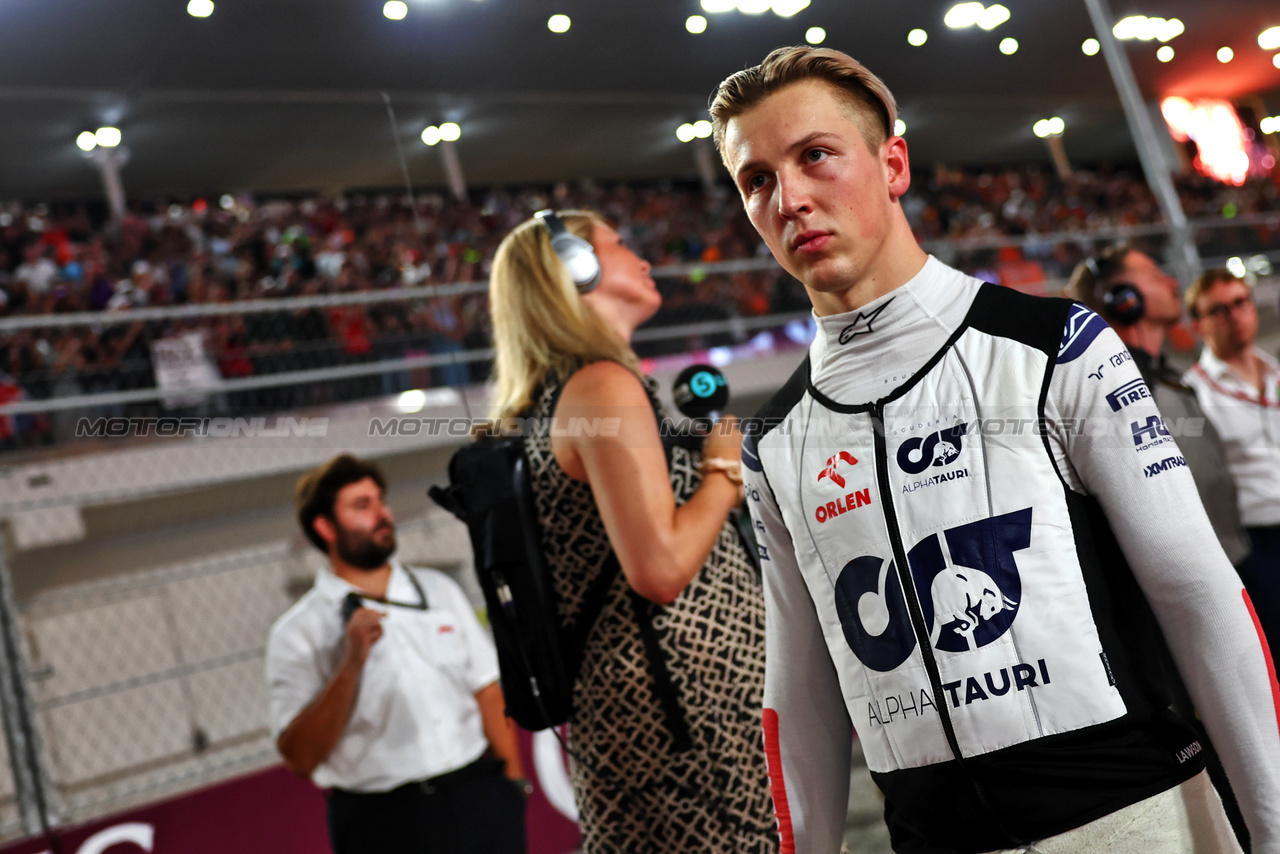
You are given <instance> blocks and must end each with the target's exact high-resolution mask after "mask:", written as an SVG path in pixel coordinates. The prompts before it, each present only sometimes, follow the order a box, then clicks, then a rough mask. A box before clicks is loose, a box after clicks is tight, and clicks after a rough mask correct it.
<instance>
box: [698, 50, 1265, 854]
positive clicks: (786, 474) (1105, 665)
mask: <svg viewBox="0 0 1280 854" xmlns="http://www.w3.org/2000/svg"><path fill="white" fill-rule="evenodd" d="M710 113H711V117H712V123H713V126H714V128H715V140H716V143H717V147H718V148H719V151H720V154H721V157H722V158H723V160H724V162H725V165H726V166H727V167H728V171H729V174H730V175H731V176H732V178H733V180H734V183H735V185H736V186H737V188H738V191H739V193H740V194H741V196H742V199H743V204H744V207H745V208H746V211H747V215H748V217H749V218H750V220H751V223H752V225H753V226H755V228H756V230H757V231H759V233H760V235H761V237H762V238H763V239H764V241H765V243H766V244H767V245H768V247H769V249H770V251H771V252H772V253H773V256H774V257H775V258H776V259H777V260H778V262H779V263H780V264H781V265H782V266H783V268H785V269H786V270H787V271H788V272H789V273H791V274H792V275H794V276H795V277H796V278H797V279H799V280H800V281H801V282H802V283H803V284H804V286H805V289H806V291H807V292H808V294H809V297H810V299H811V300H812V302H813V305H814V313H815V315H816V319H817V326H818V331H817V336H816V337H815V340H814V342H813V344H812V345H811V346H810V349H809V357H808V358H807V359H806V360H805V362H804V363H803V364H802V365H801V366H800V368H799V369H798V370H797V371H796V373H795V375H793V377H792V378H791V380H789V381H788V382H787V384H786V385H785V386H784V387H783V388H782V390H780V391H779V392H778V394H777V395H776V396H775V397H774V398H773V400H772V401H770V403H769V404H768V405H766V407H765V409H764V410H763V411H762V413H761V416H762V417H760V418H759V422H760V426H761V429H759V430H750V431H747V430H744V432H749V433H750V434H749V435H748V436H747V437H746V438H744V441H743V447H742V467H743V476H744V480H745V482H746V486H747V496H748V499H749V502H750V504H749V506H750V509H751V513H752V517H753V519H754V522H755V524H756V530H757V532H758V534H759V535H760V536H759V538H760V541H761V545H762V546H763V548H762V549H761V564H762V569H763V575H764V589H765V608H766V620H767V622H766V671H765V713H764V730H765V744H766V750H765V753H766V756H767V757H768V758H769V774H770V784H771V786H772V787H773V795H774V803H775V804H776V805H777V810H778V819H779V824H780V827H781V831H782V836H783V844H784V850H786V848H787V846H788V845H790V846H792V848H793V850H795V851H797V852H801V854H828V852H834V851H836V850H837V849H838V848H839V844H840V836H841V831H842V829H843V825H844V815H845V810H846V802H845V799H846V796H847V791H848V789H847V787H848V780H849V766H848V756H849V753H848V751H849V739H850V735H851V733H852V731H853V729H855V728H856V730H857V734H858V738H859V740H860V741H861V742H862V745H863V749H864V753H865V755H866V757H867V764H868V767H869V768H870V770H871V772H872V777H873V779H875V781H876V783H877V785H879V786H880V788H881V790H882V791H883V792H884V794H885V818H886V821H887V823H888V825H889V830H890V835H891V837H892V840H893V846H894V850H895V851H897V852H900V854H904V852H921V854H926V852H927V854H940V852H948V854H950V853H951V852H959V854H985V852H989V851H993V850H999V851H1006V850H1007V851H1017V852H1024V854H1025V852H1044V854H1059V853H1060V852H1063V853H1064V854H1065V852H1071V854H1128V852H1133V854H1137V852H1149V851H1160V852H1162V854H1175V852H1177V854H1191V852H1195V854H1219V852H1230V851H1238V850H1239V847H1238V845H1237V843H1236V841H1235V839H1234V838H1232V836H1233V834H1232V833H1231V830H1230V828H1229V827H1228V826H1227V822H1226V819H1225V816H1224V814H1223V811H1222V807H1221V804H1220V803H1219V801H1218V798H1217V796H1216V795H1215V794H1214V793H1213V789H1212V787H1211V786H1209V784H1208V782H1207V779H1206V775H1205V774H1204V773H1203V771H1202V770H1201V769H1202V767H1203V765H1202V759H1203V757H1202V754H1203V752H1204V751H1203V745H1202V744H1201V743H1200V741H1199V740H1198V738H1197V737H1196V736H1195V734H1194V731H1193V730H1191V729H1190V728H1189V726H1188V725H1187V724H1186V722H1185V721H1183V720H1181V719H1179V718H1178V717H1177V716H1176V715H1174V714H1173V713H1172V712H1170V710H1169V708H1168V697H1167V695H1164V694H1163V693H1162V691H1161V690H1160V689H1161V686H1160V685H1159V684H1156V683H1157V680H1158V677H1154V676H1153V674H1151V673H1150V672H1149V668H1148V661H1149V656H1148V654H1147V651H1148V649H1149V648H1150V647H1151V646H1152V644H1153V643H1155V642H1156V641H1157V640H1158V633H1157V630H1156V628H1155V626H1154V621H1153V620H1152V617H1153V615H1154V618H1155V620H1158V621H1159V624H1160V626H1161V627H1162V628H1163V629H1164V633H1165V635H1166V636H1167V637H1168V638H1169V643H1170V645H1171V646H1172V648H1173V650H1172V651H1173V653H1174V656H1175V658H1176V660H1177V664H1178V668H1179V670H1180V672H1181V674H1182V676H1183V679H1184V681H1185V682H1186V683H1187V686H1188V689H1189V690H1190V692H1191V694H1192V697H1193V698H1194V699H1195V700H1196V706H1197V708H1198V709H1199V711H1200V713H1201V715H1202V716H1203V717H1204V719H1205V723H1206V725H1207V727H1208V730H1209V732H1210V733H1211V734H1212V735H1213V737H1214V742H1215V744H1216V745H1217V746H1218V748H1219V751H1220V753H1221V755H1222V759H1223V762H1224V764H1225V765H1226V766H1227V770H1228V772H1229V773H1230V774H1231V776H1232V780H1233V781H1235V784H1236V790H1237V791H1236V793H1237V795H1238V796H1239V798H1240V803H1241V808H1242V811H1243V812H1244V814H1245V818H1246V820H1247V821H1248V825H1249V830H1250V832H1251V834H1252V845H1253V851H1254V853H1255V854H1280V726H1278V725H1277V724H1278V720H1277V718H1278V717H1280V708H1278V706H1280V698H1278V697H1277V693H1280V692H1278V691H1276V690H1275V689H1274V685H1275V675H1274V669H1273V668H1272V667H1271V663H1270V655H1269V651H1268V648H1267V646H1266V643H1265V640H1264V639H1262V637H1261V636H1260V633H1259V631H1258V628H1257V625H1256V621H1255V619H1254V618H1253V617H1252V613H1251V609H1250V604H1249V601H1248V597H1247V595H1244V594H1243V590H1242V588H1241V585H1240V583H1239V579H1238V577H1237V576H1236V573H1235V572H1234V571H1233V569H1232V566H1231V563H1230V561H1229V560H1228V559H1227V557H1226V555H1225V554H1224V552H1223V550H1222V548H1221V546H1219V545H1218V543H1217V541H1216V538H1215V536H1214V534H1213V529H1212V527H1211V526H1210V524H1209V520H1208V518H1207V517H1206V515H1205V512H1204V509H1203V506H1202V504H1201V501H1200V498H1199V495H1198V494H1197V493H1196V489H1195V485H1194V483H1193V482H1192V480H1191V478H1190V476H1189V475H1188V473H1187V470H1186V461H1185V460H1184V459H1183V458H1182V456H1181V454H1180V452H1179V451H1178V448H1177V444H1176V440H1175V439H1174V438H1173V437H1172V436H1170V435H1169V431H1168V429H1167V428H1166V427H1165V426H1164V423H1163V422H1162V420H1161V416H1160V413H1159V411H1158V410H1157V409H1156V407H1155V404H1154V403H1153V402H1152V401H1151V400H1150V398H1149V396H1143V395H1141V394H1140V393H1136V392H1135V393H1133V394H1129V395H1127V396H1126V395H1125V394H1124V391H1125V390H1126V389H1134V388H1136V386H1135V385H1134V384H1135V383H1137V384H1139V385H1140V384H1141V383H1142V378H1141V375H1140V373H1139V372H1138V370H1137V368H1136V367H1135V365H1134V364H1133V360H1132V356H1131V355H1130V353H1129V351H1128V350H1127V349H1126V348H1125V347H1124V345H1123V343H1122V342H1121V341H1120V340H1119V339H1118V338H1117V337H1116V334H1115V333H1114V332H1113V331H1111V329H1110V328H1109V327H1108V326H1107V325H1106V323H1105V322H1104V321H1103V320H1102V319H1101V318H1099V317H1098V316H1097V315H1096V314H1095V313H1094V312H1092V311H1090V310H1089V309H1088V308H1086V307H1084V306H1081V305H1079V304H1077V303H1072V302H1069V301H1065V300H1049V299H1043V298H1039V297H1031V296H1026V295H1023V294H1019V293H1017V292H1015V291H1012V290H1009V289H1007V288H1000V287H996V286H992V285H986V284H984V283H982V282H979V281H977V280H975V279H973V278H971V277H968V276H965V275H964V274H962V273H960V272H959V271H957V270H954V269H951V268H949V267H947V266H946V265H944V264H942V263H941V262H940V261H938V260H937V259H936V258H931V257H929V256H928V255H926V253H925V252H924V251H923V250H921V248H920V246H919V244H918V243H917V242H916V240H915V237H914V236H913V234H912V231H911V227H910V224H909V223H908V222H907V219H906V215H905V214H904V212H903V210H902V205H901V203H900V199H901V198H902V196H903V195H904V194H905V193H906V192H907V190H908V188H909V186H910V182H911V171H910V166H909V162H908V156H907V144H906V142H905V140H903V139H902V137H900V136H896V135H894V133H893V129H894V119H895V115H896V107H895V104H894V100H893V96H892V95H891V94H890V93H889V90H888V89H887V88H886V87H885V85H884V83H883V81H881V80H880V79H879V78H877V77H875V76H874V75H873V74H871V72H870V71H868V70H867V69H866V68H864V67H863V66H862V65H861V64H859V63H858V62H856V61H855V60H854V59H853V58H852V57H849V56H847V55H845V54H842V53H839V52H838V51H834V50H827V49H820V48H810V47H795V48H782V49H779V50H777V51H775V52H774V53H772V54H770V56H768V57H767V58H766V59H765V61H764V62H763V63H761V64H760V65H759V66H755V67H753V68H748V69H745V70H743V71H740V72H738V73H737V74H734V75H733V76H731V77H730V78H728V79H727V80H725V81H724V82H723V83H721V84H720V86H719V88H718V89H717V91H716V92H715V94H714V95H713V99H712V103H711V107H710ZM1143 388H1144V389H1145V386H1143ZM1112 395H1114V398H1113V397H1112ZM1099 428H1105V429H1099ZM851 724H852V726H851Z"/></svg>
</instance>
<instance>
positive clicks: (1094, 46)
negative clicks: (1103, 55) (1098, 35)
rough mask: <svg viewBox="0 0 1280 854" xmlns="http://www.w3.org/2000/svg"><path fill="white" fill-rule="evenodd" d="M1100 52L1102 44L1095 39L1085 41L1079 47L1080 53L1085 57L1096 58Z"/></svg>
mask: <svg viewBox="0 0 1280 854" xmlns="http://www.w3.org/2000/svg"><path fill="white" fill-rule="evenodd" d="M1100 50H1102V43H1101V42H1100V41H1098V40H1097V39H1085V40H1084V42H1083V43H1082V44H1081V45H1080V51H1081V52H1082V53H1083V54H1084V55H1085V56H1097V55H1098V51H1100Z"/></svg>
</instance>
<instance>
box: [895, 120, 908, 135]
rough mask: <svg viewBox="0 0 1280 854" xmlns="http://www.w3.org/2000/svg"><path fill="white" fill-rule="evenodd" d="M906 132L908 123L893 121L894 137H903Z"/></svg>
mask: <svg viewBox="0 0 1280 854" xmlns="http://www.w3.org/2000/svg"><path fill="white" fill-rule="evenodd" d="M906 132H907V123H906V122H904V121H903V120H902V119H894V121H893V135H894V136H902V135H903V134H904V133H906Z"/></svg>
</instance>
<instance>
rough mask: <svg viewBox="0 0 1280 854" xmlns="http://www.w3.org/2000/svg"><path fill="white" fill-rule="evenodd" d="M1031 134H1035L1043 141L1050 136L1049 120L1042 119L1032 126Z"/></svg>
mask: <svg viewBox="0 0 1280 854" xmlns="http://www.w3.org/2000/svg"><path fill="white" fill-rule="evenodd" d="M1031 132H1032V133H1034V134H1035V135H1036V136H1038V137H1040V138H1041V139H1044V138H1045V137H1046V136H1048V135H1049V120H1048V119H1041V120H1040V121H1038V122H1036V123H1035V124H1033V125H1032V126H1031Z"/></svg>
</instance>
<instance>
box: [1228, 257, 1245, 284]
mask: <svg viewBox="0 0 1280 854" xmlns="http://www.w3.org/2000/svg"><path fill="white" fill-rule="evenodd" d="M1223 266H1225V267H1226V268H1227V272H1229V273H1230V274H1231V275H1233V276H1235V277H1236V278H1237V279H1243V278H1244V274H1245V273H1247V272H1249V271H1248V269H1246V268H1245V266H1244V259H1243V258H1241V257H1239V256H1236V257H1234V258H1228V259H1227V263H1226V264H1224V265H1223Z"/></svg>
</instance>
